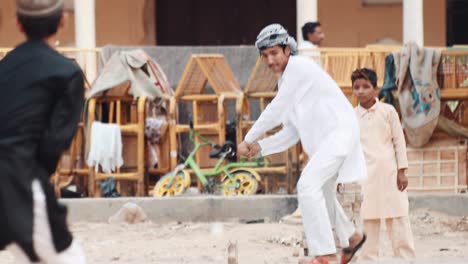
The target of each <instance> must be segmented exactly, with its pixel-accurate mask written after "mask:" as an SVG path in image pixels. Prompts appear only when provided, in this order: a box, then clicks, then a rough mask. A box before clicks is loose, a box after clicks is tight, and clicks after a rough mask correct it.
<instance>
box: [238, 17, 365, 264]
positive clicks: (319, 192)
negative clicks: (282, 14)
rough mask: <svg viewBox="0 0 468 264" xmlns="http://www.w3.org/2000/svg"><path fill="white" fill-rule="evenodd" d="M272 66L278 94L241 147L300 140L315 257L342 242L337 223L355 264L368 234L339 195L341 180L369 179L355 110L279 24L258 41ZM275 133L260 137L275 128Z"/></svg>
mask: <svg viewBox="0 0 468 264" xmlns="http://www.w3.org/2000/svg"><path fill="white" fill-rule="evenodd" d="M255 45H256V47H257V48H258V49H259V50H260V54H261V56H262V58H263V59H264V60H265V62H266V63H267V64H268V66H269V67H270V68H271V69H272V70H273V71H274V72H276V73H278V74H280V75H281V77H280V79H279V82H278V93H277V95H276V96H275V98H274V99H273V100H272V101H271V103H270V104H269V105H268V106H267V107H266V108H265V110H264V111H263V112H262V114H261V115H260V117H259V118H258V120H257V121H256V122H255V124H254V125H253V127H252V128H251V129H250V131H249V132H248V133H247V135H246V136H245V139H244V141H243V142H242V143H240V144H239V146H238V153H239V154H240V155H248V156H253V155H256V154H258V153H260V154H261V155H262V156H267V155H270V154H274V153H278V152H282V151H284V150H287V149H288V148H289V147H291V146H293V145H294V144H296V143H297V142H298V141H299V140H300V141H301V143H302V145H303V147H304V151H305V152H306V153H307V155H308V156H309V157H310V159H309V161H308V163H307V165H306V166H305V168H304V170H303V172H302V174H301V177H300V179H299V181H298V183H297V192H298V200H299V205H300V208H301V209H302V214H303V220H304V221H303V222H304V229H305V234H306V239H307V244H308V248H309V252H310V253H311V254H312V255H314V256H316V257H315V259H313V260H312V261H311V262H310V263H311V264H321V263H328V260H329V259H332V258H334V256H335V254H336V246H335V241H334V236H333V232H332V227H334V228H335V232H336V234H337V236H338V238H339V244H340V246H341V247H343V248H344V250H343V254H342V256H341V257H342V262H341V263H348V262H349V261H350V260H351V258H352V256H353V255H354V253H355V252H356V251H357V250H358V249H359V248H360V247H361V246H362V244H363V243H364V241H365V235H364V234H362V233H361V232H356V231H355V228H354V226H353V224H352V222H351V221H350V220H349V219H348V218H347V216H346V215H345V213H344V211H343V209H342V207H341V205H340V204H339V202H338V200H337V199H336V194H335V190H336V188H335V186H336V182H340V183H347V182H355V181H358V180H361V179H363V178H365V177H366V175H367V173H366V164H365V159H364V155H363V151H362V149H361V145H360V135H359V125H358V122H357V119H356V115H355V113H354V109H353V107H352V106H351V104H350V103H349V101H348V99H347V98H346V97H345V95H344V94H343V92H342V91H341V90H340V88H339V87H338V85H337V84H336V83H335V81H333V79H332V78H331V77H330V76H329V75H328V74H327V73H326V72H325V71H323V70H322V69H321V68H320V67H319V66H318V65H317V64H316V63H314V62H313V61H312V60H311V59H309V58H306V57H302V56H296V54H297V48H296V42H295V41H294V39H293V38H292V37H290V36H289V35H288V33H287V31H286V30H285V29H284V28H283V27H282V26H281V25H279V24H272V25H269V26H267V27H266V28H264V29H263V30H262V31H261V32H260V34H259V35H258V36H257V41H256V43H255ZM279 125H283V128H282V129H281V130H280V131H279V132H278V133H276V134H274V135H272V136H269V137H267V138H264V139H261V140H259V139H260V138H261V137H262V135H264V134H265V133H266V132H267V131H269V130H271V129H272V128H274V127H276V126H279Z"/></svg>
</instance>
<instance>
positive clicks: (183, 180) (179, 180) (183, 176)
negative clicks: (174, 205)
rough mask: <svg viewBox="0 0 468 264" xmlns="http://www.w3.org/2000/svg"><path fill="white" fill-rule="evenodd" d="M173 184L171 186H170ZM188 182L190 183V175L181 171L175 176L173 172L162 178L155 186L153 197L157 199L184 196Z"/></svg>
mask: <svg viewBox="0 0 468 264" xmlns="http://www.w3.org/2000/svg"><path fill="white" fill-rule="evenodd" d="M171 181H172V183H171V185H170V186H168V184H169V183H170V182H171ZM187 182H190V174H189V173H188V172H187V171H185V170H181V171H178V172H177V173H176V174H175V175H173V174H172V172H169V173H167V174H166V175H164V176H162V177H161V179H159V181H158V182H157V183H156V186H154V191H153V195H154V196H155V197H168V196H177V195H180V194H182V193H183V192H184V191H185V189H187V187H188V186H187Z"/></svg>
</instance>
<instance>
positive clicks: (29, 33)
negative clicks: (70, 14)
mask: <svg viewBox="0 0 468 264" xmlns="http://www.w3.org/2000/svg"><path fill="white" fill-rule="evenodd" d="M61 18H62V12H60V13H56V14H55V15H52V16H49V17H27V16H21V15H18V21H19V23H20V24H21V26H22V27H23V30H24V33H25V34H26V37H27V38H28V39H30V40H41V39H44V38H47V37H49V36H52V35H54V34H55V33H57V30H58V28H59V24H60V19H61Z"/></svg>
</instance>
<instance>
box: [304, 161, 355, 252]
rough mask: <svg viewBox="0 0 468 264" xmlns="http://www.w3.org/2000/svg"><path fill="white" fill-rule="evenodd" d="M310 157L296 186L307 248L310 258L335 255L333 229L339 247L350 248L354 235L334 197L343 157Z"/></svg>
mask: <svg viewBox="0 0 468 264" xmlns="http://www.w3.org/2000/svg"><path fill="white" fill-rule="evenodd" d="M320 160H321V162H315V159H314V158H313V157H312V158H311V160H310V161H309V163H308V164H307V165H306V167H305V168H304V170H303V173H302V174H301V177H300V179H299V181H298V183H297V192H298V200H299V206H300V208H301V210H302V218H303V223H304V230H305V234H306V239H307V245H308V247H309V252H310V253H311V255H315V256H321V255H329V254H335V253H336V245H335V239H334V236H333V231H332V227H334V228H335V233H336V235H337V237H338V241H339V244H340V246H341V247H343V248H345V247H349V238H350V237H351V236H352V235H353V233H354V232H355V228H354V225H353V223H352V222H351V221H350V220H349V219H348V217H347V216H346V214H345V212H344V210H343V208H342V207H341V204H340V203H339V202H338V199H337V198H336V179H337V177H338V171H339V169H340V167H341V165H342V164H343V161H344V157H333V156H328V157H321V158H320Z"/></svg>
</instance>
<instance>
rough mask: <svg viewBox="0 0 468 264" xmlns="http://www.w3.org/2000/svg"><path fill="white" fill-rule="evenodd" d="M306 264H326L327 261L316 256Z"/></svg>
mask: <svg viewBox="0 0 468 264" xmlns="http://www.w3.org/2000/svg"><path fill="white" fill-rule="evenodd" d="M308 264H328V259H327V258H325V257H322V256H318V257H316V258H314V259H313V260H311V261H310V262H309V263H308Z"/></svg>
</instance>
